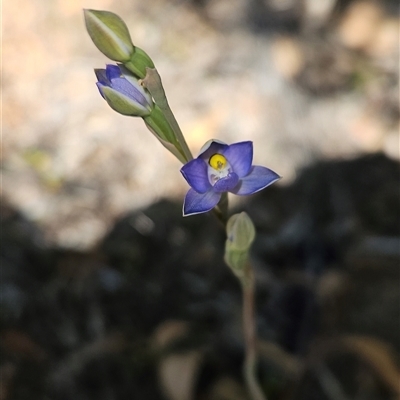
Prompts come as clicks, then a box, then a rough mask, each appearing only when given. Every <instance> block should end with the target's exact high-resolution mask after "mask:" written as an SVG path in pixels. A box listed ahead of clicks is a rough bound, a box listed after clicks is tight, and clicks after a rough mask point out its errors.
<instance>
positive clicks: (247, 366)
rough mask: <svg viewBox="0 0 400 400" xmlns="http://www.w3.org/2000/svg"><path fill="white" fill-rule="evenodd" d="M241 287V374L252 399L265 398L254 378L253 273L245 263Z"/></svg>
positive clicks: (255, 358)
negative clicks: (243, 343)
mask: <svg viewBox="0 0 400 400" xmlns="http://www.w3.org/2000/svg"><path fill="white" fill-rule="evenodd" d="M241 283H242V289H243V332H244V342H245V348H246V355H245V360H244V364H243V374H244V378H245V381H246V385H247V389H248V391H249V393H250V395H251V397H252V399H253V400H267V398H266V396H265V395H264V393H263V391H262V390H261V387H260V385H259V383H258V381H257V378H256V366H257V331H256V320H255V311H254V286H255V283H254V274H253V270H252V267H251V265H250V264H249V263H248V264H247V265H246V273H245V276H244V278H243V279H242V280H241Z"/></svg>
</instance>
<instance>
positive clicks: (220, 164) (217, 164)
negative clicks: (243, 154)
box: [208, 153, 228, 171]
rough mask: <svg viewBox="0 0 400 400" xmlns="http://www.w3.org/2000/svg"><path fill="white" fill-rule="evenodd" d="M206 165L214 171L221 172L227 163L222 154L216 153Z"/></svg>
mask: <svg viewBox="0 0 400 400" xmlns="http://www.w3.org/2000/svg"><path fill="white" fill-rule="evenodd" d="M208 163H209V164H210V166H211V167H212V168H214V169H215V170H217V171H221V170H223V169H224V168H225V167H226V164H227V163H228V161H227V160H226V158H225V157H224V156H223V155H222V154H218V153H216V154H214V155H212V156H211V157H210V159H209V160H208Z"/></svg>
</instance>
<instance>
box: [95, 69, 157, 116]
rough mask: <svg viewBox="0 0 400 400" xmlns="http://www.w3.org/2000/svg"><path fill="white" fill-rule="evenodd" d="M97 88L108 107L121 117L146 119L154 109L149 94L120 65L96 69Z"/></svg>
mask: <svg viewBox="0 0 400 400" xmlns="http://www.w3.org/2000/svg"><path fill="white" fill-rule="evenodd" d="M95 74H96V77H97V83H96V85H97V87H98V89H99V91H100V94H101V95H102V96H103V97H104V99H105V100H106V101H107V103H108V104H109V106H110V107H111V108H112V109H113V110H115V111H117V112H118V113H120V114H123V115H130V116H137V117H146V116H148V115H150V113H151V112H152V110H153V108H154V103H153V100H152V98H151V95H150V93H149V92H148V91H147V90H146V89H145V88H144V87H143V86H141V85H140V83H139V81H138V79H137V78H136V77H135V76H134V75H133V74H131V73H130V72H129V71H128V70H127V69H126V68H125V67H124V66H122V65H107V66H106V69H96V70H95Z"/></svg>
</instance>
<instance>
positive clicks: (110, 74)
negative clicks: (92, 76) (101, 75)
mask: <svg viewBox="0 0 400 400" xmlns="http://www.w3.org/2000/svg"><path fill="white" fill-rule="evenodd" d="M106 74H107V78H108V80H109V81H111V80H113V79H115V78H120V77H121V69H120V68H119V67H118V65H114V64H107V65H106Z"/></svg>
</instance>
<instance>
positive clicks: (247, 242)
mask: <svg viewBox="0 0 400 400" xmlns="http://www.w3.org/2000/svg"><path fill="white" fill-rule="evenodd" d="M226 233H227V236H228V239H227V240H228V241H229V242H230V243H231V245H232V246H233V247H234V248H235V249H237V250H247V251H248V250H249V249H250V246H251V244H252V243H253V241H254V239H255V237H256V229H255V228H254V224H253V221H252V220H251V219H250V217H249V216H248V215H247V213H245V212H244V211H243V212H241V213H240V214H234V215H232V217H230V218H229V220H228V223H227V224H226Z"/></svg>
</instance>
